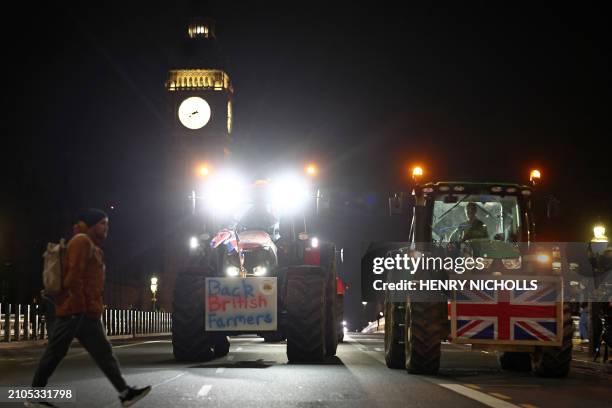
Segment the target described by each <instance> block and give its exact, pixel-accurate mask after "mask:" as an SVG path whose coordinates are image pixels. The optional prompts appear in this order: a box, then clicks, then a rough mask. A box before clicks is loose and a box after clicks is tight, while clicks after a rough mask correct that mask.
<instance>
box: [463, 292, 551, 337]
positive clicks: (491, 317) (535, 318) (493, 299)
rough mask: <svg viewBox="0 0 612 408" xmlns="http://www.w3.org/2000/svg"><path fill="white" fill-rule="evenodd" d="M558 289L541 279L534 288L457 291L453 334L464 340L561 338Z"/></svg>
mask: <svg viewBox="0 0 612 408" xmlns="http://www.w3.org/2000/svg"><path fill="white" fill-rule="evenodd" d="M559 290H560V288H558V285H557V284H555V283H554V282H540V284H539V286H538V290H535V291H525V290H522V291H519V290H515V291H506V290H499V291H471V290H467V291H460V292H457V293H456V297H455V299H456V300H455V304H454V305H453V308H452V312H451V318H452V319H456V324H453V334H452V335H453V338H455V339H456V340H457V341H459V342H463V343H479V342H486V341H491V340H497V341H501V342H508V343H521V342H525V341H532V342H533V341H537V342H558V341H559V337H558V325H557V318H558V315H559V311H560V303H558V302H559V299H557V295H558V291H559ZM483 340H484V341H483Z"/></svg>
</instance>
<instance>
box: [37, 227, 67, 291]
mask: <svg viewBox="0 0 612 408" xmlns="http://www.w3.org/2000/svg"><path fill="white" fill-rule="evenodd" d="M43 259H44V266H43V273H42V278H43V287H44V288H45V295H51V296H54V295H57V294H59V293H60V291H61V290H62V288H63V273H62V272H63V270H64V264H65V263H66V241H65V240H64V238H62V239H60V242H59V243H53V242H49V243H48V244H47V250H46V251H45V252H44V253H43Z"/></svg>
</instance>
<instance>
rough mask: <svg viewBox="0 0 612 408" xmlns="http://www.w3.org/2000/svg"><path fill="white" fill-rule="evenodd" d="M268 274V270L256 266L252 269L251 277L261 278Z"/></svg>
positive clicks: (261, 266)
mask: <svg viewBox="0 0 612 408" xmlns="http://www.w3.org/2000/svg"><path fill="white" fill-rule="evenodd" d="M266 273H268V268H266V267H265V266H263V265H258V266H256V267H254V268H253V275H255V276H263V275H265V274H266Z"/></svg>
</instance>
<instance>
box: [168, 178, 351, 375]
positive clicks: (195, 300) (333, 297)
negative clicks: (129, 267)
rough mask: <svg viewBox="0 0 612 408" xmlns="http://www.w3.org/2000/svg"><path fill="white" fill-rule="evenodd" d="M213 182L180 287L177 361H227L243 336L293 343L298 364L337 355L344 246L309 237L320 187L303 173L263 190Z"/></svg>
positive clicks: (261, 183)
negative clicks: (339, 256)
mask: <svg viewBox="0 0 612 408" xmlns="http://www.w3.org/2000/svg"><path fill="white" fill-rule="evenodd" d="M207 176H208V177H207V180H206V181H205V182H204V184H203V187H202V191H201V192H199V193H197V197H198V198H199V199H200V201H201V202H202V203H203V205H202V206H201V207H202V208H200V210H199V211H194V219H193V223H192V225H193V232H194V236H193V237H191V240H190V247H191V250H190V254H189V256H188V257H187V261H186V262H185V265H184V267H183V268H182V269H181V270H180V272H179V274H178V276H177V279H176V283H175V288H174V301H173V313H172V345H173V352H174V357H175V359H176V360H177V361H208V360H210V359H213V358H215V357H221V356H224V355H226V354H227V353H228V352H229V347H230V343H229V337H228V336H236V335H241V334H256V335H259V336H261V337H263V338H264V340H265V341H282V340H284V339H286V341H287V358H288V360H289V362H290V363H294V362H297V363H299V362H315V361H321V360H323V359H324V358H325V357H329V356H333V355H335V354H336V349H337V346H338V341H339V339H340V337H341V333H342V330H341V328H342V326H341V323H340V321H341V320H342V317H341V314H340V313H341V309H342V305H341V304H339V302H341V301H342V293H343V292H342V289H341V288H339V285H341V281H339V280H338V277H337V272H336V249H335V246H334V244H332V243H330V242H325V241H323V240H322V239H320V238H319V237H317V236H316V235H314V234H313V233H312V232H311V231H310V230H308V229H307V227H308V221H309V218H310V217H311V216H314V215H315V214H316V211H312V210H313V209H314V208H316V205H314V203H313V199H316V198H317V197H316V194H315V193H314V191H315V190H314V188H313V186H312V185H311V184H310V182H309V181H308V180H307V178H306V177H305V176H300V175H298V174H297V173H289V174H287V175H282V176H280V177H278V178H267V179H259V180H256V181H253V182H243V181H242V180H243V178H242V177H241V176H240V175H238V174H237V173H236V172H234V171H231V170H227V169H225V170H224V169H222V170H220V171H219V172H217V173H212V172H211V174H210V175H208V172H207ZM338 282H340V283H338Z"/></svg>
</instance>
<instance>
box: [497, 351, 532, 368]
mask: <svg viewBox="0 0 612 408" xmlns="http://www.w3.org/2000/svg"><path fill="white" fill-rule="evenodd" d="M499 364H500V365H501V368H502V369H503V370H508V371H531V356H530V354H529V353H518V352H514V351H507V352H505V353H503V354H502V355H501V356H500V357H499Z"/></svg>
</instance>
